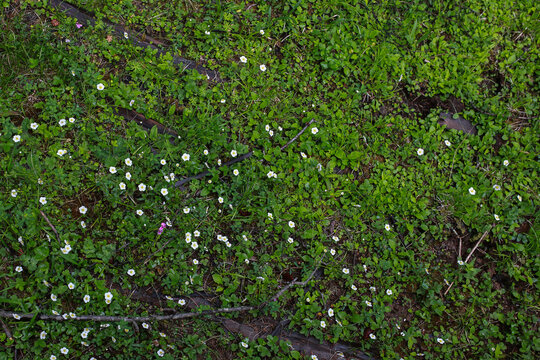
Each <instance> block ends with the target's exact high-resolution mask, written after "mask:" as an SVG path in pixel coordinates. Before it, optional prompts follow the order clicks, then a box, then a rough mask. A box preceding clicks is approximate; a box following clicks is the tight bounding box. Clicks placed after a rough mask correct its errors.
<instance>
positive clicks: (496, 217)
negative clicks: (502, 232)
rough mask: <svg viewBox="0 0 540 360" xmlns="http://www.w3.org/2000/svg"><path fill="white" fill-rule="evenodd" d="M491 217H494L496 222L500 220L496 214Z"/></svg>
mask: <svg viewBox="0 0 540 360" xmlns="http://www.w3.org/2000/svg"><path fill="white" fill-rule="evenodd" d="M493 217H494V218H495V220H497V221H499V220H501V218H500V217H499V215H497V214H493Z"/></svg>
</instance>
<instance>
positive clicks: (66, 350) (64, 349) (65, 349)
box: [60, 347, 69, 355]
mask: <svg viewBox="0 0 540 360" xmlns="http://www.w3.org/2000/svg"><path fill="white" fill-rule="evenodd" d="M60 352H61V353H62V354H64V355H67V354H68V353H69V349H68V348H66V347H63V348H61V349H60Z"/></svg>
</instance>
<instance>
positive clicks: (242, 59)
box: [240, 56, 247, 64]
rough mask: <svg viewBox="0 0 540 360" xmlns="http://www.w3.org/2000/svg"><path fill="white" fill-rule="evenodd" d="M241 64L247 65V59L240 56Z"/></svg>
mask: <svg viewBox="0 0 540 360" xmlns="http://www.w3.org/2000/svg"><path fill="white" fill-rule="evenodd" d="M240 62H243V63H244V64H245V63H247V57H245V56H240Z"/></svg>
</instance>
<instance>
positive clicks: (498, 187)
mask: <svg viewBox="0 0 540 360" xmlns="http://www.w3.org/2000/svg"><path fill="white" fill-rule="evenodd" d="M493 190H495V191H501V186H500V185H497V184H495V185H493Z"/></svg>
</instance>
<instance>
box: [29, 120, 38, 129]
mask: <svg viewBox="0 0 540 360" xmlns="http://www.w3.org/2000/svg"><path fill="white" fill-rule="evenodd" d="M38 127H39V124H38V123H36V122H33V123H31V124H30V128H31V129H32V130H36V129H37V128H38Z"/></svg>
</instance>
